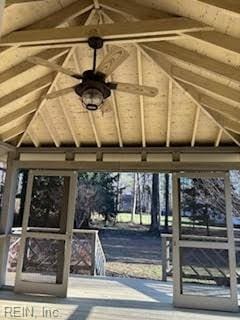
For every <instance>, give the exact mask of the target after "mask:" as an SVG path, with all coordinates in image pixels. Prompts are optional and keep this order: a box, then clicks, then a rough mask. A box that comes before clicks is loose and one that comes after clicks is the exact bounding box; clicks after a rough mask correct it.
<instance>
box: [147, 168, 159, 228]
mask: <svg viewBox="0 0 240 320" xmlns="http://www.w3.org/2000/svg"><path fill="white" fill-rule="evenodd" d="M159 211H160V202H159V174H158V173H153V175H152V203H151V225H150V229H149V231H150V232H153V233H159V227H160V224H159Z"/></svg>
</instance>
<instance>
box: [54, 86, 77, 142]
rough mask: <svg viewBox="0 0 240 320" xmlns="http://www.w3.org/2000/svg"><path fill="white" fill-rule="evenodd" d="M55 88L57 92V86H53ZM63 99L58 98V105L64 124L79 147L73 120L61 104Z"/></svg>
mask: <svg viewBox="0 0 240 320" xmlns="http://www.w3.org/2000/svg"><path fill="white" fill-rule="evenodd" d="M55 88H56V90H59V89H58V87H57V86H55ZM63 99H64V97H60V98H59V99H58V102H59V105H60V107H61V110H62V113H63V116H64V118H65V119H66V123H67V126H68V129H69V131H70V133H71V135H72V138H73V141H74V143H75V145H76V147H79V146H80V142H79V140H78V137H77V134H76V132H75V128H74V125H73V119H71V114H70V113H69V112H68V111H67V110H66V107H65V104H64V103H63Z"/></svg>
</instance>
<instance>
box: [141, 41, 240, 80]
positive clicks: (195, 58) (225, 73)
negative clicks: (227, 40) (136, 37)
mask: <svg viewBox="0 0 240 320" xmlns="http://www.w3.org/2000/svg"><path fill="white" fill-rule="evenodd" d="M147 46H148V48H151V49H153V50H156V51H158V52H161V53H163V54H164V55H166V56H168V57H171V58H174V59H176V60H179V61H181V62H182V61H183V62H185V63H187V64H191V65H193V66H196V67H198V68H201V69H204V70H207V71H208V72H209V71H210V72H212V73H214V74H217V75H220V76H222V77H224V78H226V79H228V80H230V81H235V82H238V83H240V73H239V71H238V69H237V68H235V67H233V66H230V65H228V64H226V63H223V62H220V61H217V60H214V59H212V58H209V57H207V56H204V55H201V54H199V53H197V52H193V51H190V50H187V49H184V48H182V47H179V46H176V45H175V44H172V43H169V42H166V41H162V42H153V43H148V44H147Z"/></svg>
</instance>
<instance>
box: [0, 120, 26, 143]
mask: <svg viewBox="0 0 240 320" xmlns="http://www.w3.org/2000/svg"><path fill="white" fill-rule="evenodd" d="M26 128H27V122H24V123H21V124H19V125H18V126H16V127H14V128H12V129H9V130H7V131H5V132H3V133H1V134H0V138H1V140H2V141H4V142H5V141H8V140H11V139H12V138H15V137H17V136H19V135H20V134H21V133H23V132H24V131H25V130H26Z"/></svg>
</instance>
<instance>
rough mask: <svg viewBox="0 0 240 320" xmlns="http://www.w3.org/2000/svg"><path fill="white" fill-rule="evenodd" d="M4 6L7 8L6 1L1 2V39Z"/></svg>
mask: <svg viewBox="0 0 240 320" xmlns="http://www.w3.org/2000/svg"><path fill="white" fill-rule="evenodd" d="M4 6H5V0H1V2H0V37H1V32H2V23H3V13H4Z"/></svg>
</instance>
